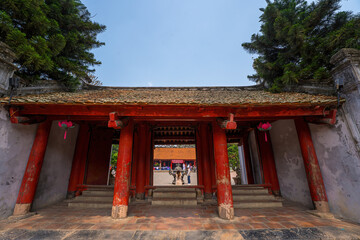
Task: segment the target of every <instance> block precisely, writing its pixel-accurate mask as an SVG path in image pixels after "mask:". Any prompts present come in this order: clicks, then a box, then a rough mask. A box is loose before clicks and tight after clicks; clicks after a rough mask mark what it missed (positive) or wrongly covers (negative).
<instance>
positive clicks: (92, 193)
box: [82, 190, 114, 196]
mask: <svg viewBox="0 0 360 240" xmlns="http://www.w3.org/2000/svg"><path fill="white" fill-rule="evenodd" d="M82 196H114V191H99V190H96V191H93V190H91V191H89V190H87V191H83V192H82Z"/></svg>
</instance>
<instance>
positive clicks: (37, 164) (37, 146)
mask: <svg viewBox="0 0 360 240" xmlns="http://www.w3.org/2000/svg"><path fill="white" fill-rule="evenodd" d="M50 128H51V121H45V122H43V123H40V124H39V126H38V128H37V130H36V136H35V139H34V143H33V145H32V148H31V152H30V156H29V160H28V163H27V166H26V169H25V173H24V177H23V179H22V182H21V186H20V191H19V195H18V198H17V200H16V205H15V209H14V215H24V214H26V213H28V212H29V211H30V208H31V204H32V202H33V200H34V196H35V191H36V186H37V184H38V181H39V177H40V172H41V167H42V164H43V161H44V155H45V151H46V146H47V142H48V138H49V133H50Z"/></svg>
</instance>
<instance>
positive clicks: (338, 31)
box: [242, 0, 360, 92]
mask: <svg viewBox="0 0 360 240" xmlns="http://www.w3.org/2000/svg"><path fill="white" fill-rule="evenodd" d="M340 1H341V0H318V1H316V2H313V3H311V4H308V3H307V1H305V0H273V1H270V0H266V2H267V6H266V8H265V9H260V11H262V12H263V13H262V15H261V16H260V22H261V27H260V33H257V34H253V35H252V36H251V42H247V43H243V44H242V46H243V47H244V48H245V49H246V50H247V51H248V52H250V53H252V54H257V55H258V57H257V58H255V59H254V62H253V67H254V69H255V71H256V74H254V75H252V76H248V78H249V79H250V80H253V81H255V82H257V83H259V84H263V85H264V86H266V87H269V88H270V91H273V92H279V91H281V90H282V89H283V87H284V86H286V85H292V84H303V83H306V82H309V81H311V82H318V83H319V82H326V81H328V78H329V77H330V69H331V68H332V66H331V64H330V63H329V60H330V58H331V56H332V55H334V54H335V53H336V52H337V51H339V50H340V49H341V48H357V49H360V16H359V15H353V14H352V13H351V12H339V11H338V9H339V8H340Z"/></svg>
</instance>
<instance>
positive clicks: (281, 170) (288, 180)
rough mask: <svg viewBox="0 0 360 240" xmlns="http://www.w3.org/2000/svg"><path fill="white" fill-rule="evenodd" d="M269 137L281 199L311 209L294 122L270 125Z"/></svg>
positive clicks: (277, 122)
mask: <svg viewBox="0 0 360 240" xmlns="http://www.w3.org/2000/svg"><path fill="white" fill-rule="evenodd" d="M270 136H271V141H272V147H273V151H274V158H275V164H276V171H277V174H278V179H279V184H280V191H281V195H282V197H283V198H285V199H288V200H291V201H294V202H297V203H300V204H302V205H304V206H306V207H308V208H313V203H312V201H311V196H310V191H309V185H308V183H307V180H306V173H305V167H304V161H303V159H302V156H301V150H300V145H299V140H298V136H297V133H296V128H295V123H294V121H293V120H279V121H276V122H274V123H272V129H271V130H270Z"/></svg>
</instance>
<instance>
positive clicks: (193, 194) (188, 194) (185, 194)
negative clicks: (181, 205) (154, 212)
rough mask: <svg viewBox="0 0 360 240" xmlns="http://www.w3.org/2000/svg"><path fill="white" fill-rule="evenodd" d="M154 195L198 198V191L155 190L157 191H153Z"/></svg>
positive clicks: (157, 196) (158, 196) (156, 196)
mask: <svg viewBox="0 0 360 240" xmlns="http://www.w3.org/2000/svg"><path fill="white" fill-rule="evenodd" d="M153 197H154V198H194V199H196V192H195V191H193V192H186V191H185V192H178V191H175V192H170V191H165V192H160V191H155V192H153Z"/></svg>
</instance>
